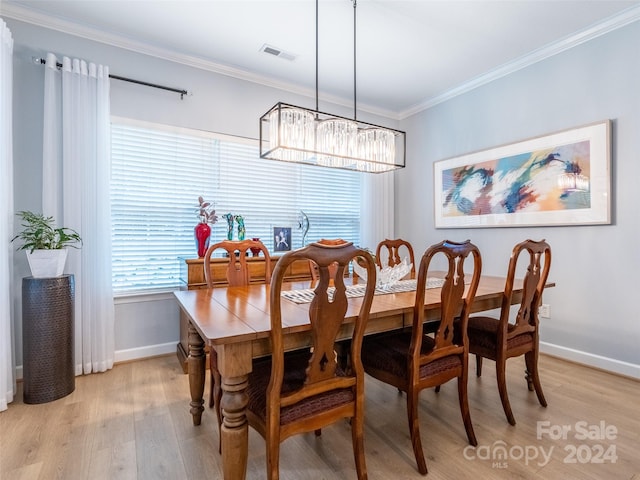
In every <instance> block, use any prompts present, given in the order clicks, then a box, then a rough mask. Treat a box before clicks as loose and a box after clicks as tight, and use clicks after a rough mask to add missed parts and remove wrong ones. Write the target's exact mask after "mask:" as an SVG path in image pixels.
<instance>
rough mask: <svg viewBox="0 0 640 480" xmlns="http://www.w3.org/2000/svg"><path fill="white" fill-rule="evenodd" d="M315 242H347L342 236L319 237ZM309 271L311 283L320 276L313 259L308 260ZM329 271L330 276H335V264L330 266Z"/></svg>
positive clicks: (332, 243)
mask: <svg viewBox="0 0 640 480" xmlns="http://www.w3.org/2000/svg"><path fill="white" fill-rule="evenodd" d="M316 243H318V244H320V245H344V244H345V243H348V242H347V241H346V240H343V239H342V238H321V239H320V240H318V241H317V242H316ZM309 271H310V272H311V281H312V284H313V283H314V282H316V281H318V278H320V277H319V275H318V266H317V265H316V264H315V263H314V262H313V260H309ZM330 273H331V278H334V277H335V276H336V267H335V266H332V267H330Z"/></svg>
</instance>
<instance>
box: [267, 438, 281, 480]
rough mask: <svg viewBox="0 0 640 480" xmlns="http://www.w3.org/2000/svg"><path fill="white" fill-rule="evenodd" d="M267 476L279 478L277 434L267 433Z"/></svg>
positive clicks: (277, 479) (274, 479) (278, 441)
mask: <svg viewBox="0 0 640 480" xmlns="http://www.w3.org/2000/svg"><path fill="white" fill-rule="evenodd" d="M267 438H268V439H269V440H266V442H267V478H268V479H269V480H279V478H280V467H279V463H280V438H279V437H278V436H277V435H267Z"/></svg>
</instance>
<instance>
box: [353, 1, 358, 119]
mask: <svg viewBox="0 0 640 480" xmlns="http://www.w3.org/2000/svg"><path fill="white" fill-rule="evenodd" d="M357 3H358V2H357V0H353V119H354V120H358V109H357V102H356V99H357V94H356V91H357V83H356V6H357Z"/></svg>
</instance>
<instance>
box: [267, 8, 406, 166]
mask: <svg viewBox="0 0 640 480" xmlns="http://www.w3.org/2000/svg"><path fill="white" fill-rule="evenodd" d="M352 1H353V80H354V81H353V83H354V86H353V110H354V113H353V119H350V118H346V117H340V116H337V115H331V114H328V113H324V112H320V111H319V110H318V0H316V108H315V110H311V109H308V108H303V107H298V106H295V105H289V104H287V103H282V102H279V103H276V104H275V105H274V106H273V107H272V108H271V109H269V111H268V112H267V113H265V114H264V115H262V117H260V157H261V158H267V159H271V160H279V161H284V162H294V163H303V164H308V165H318V166H324V167H331V168H342V169H345V170H355V171H359V172H369V173H382V172H388V171H391V170H395V169H397V168H404V166H405V155H406V147H405V137H406V134H405V132H402V131H400V130H394V129H391V128H386V127H380V126H378V125H373V124H371V123H366V122H362V121H358V120H357V109H356V98H357V96H356V6H357V5H356V0H352Z"/></svg>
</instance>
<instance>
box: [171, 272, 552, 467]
mask: <svg viewBox="0 0 640 480" xmlns="http://www.w3.org/2000/svg"><path fill="white" fill-rule="evenodd" d="M429 276H430V277H431V273H430V274H429ZM443 276H444V272H437V273H436V274H435V277H434V279H435V280H437V279H438V277H440V278H442V277H443ZM357 281H358V280H357V278H356V279H355V280H353V282H355V283H357ZM361 282H362V280H361ZM414 285H415V281H414ZM435 285H436V286H435V287H434V288H427V291H426V294H425V303H424V308H425V321H426V322H437V321H438V318H439V314H440V293H441V288H438V284H437V282H436V284H435ZM504 286H505V278H504V277H498V276H489V275H482V276H481V278H480V283H479V285H478V289H477V292H476V295H475V299H474V301H473V304H472V307H471V310H470V311H471V313H474V312H481V311H487V310H493V309H496V308H500V306H501V302H502V298H503V292H504ZM547 286H553V284H548V285H547ZM353 288H357V285H355V286H354V287H353ZM287 292H289V295H290V298H291V299H288V298H285V299H283V300H282V324H283V335H284V343H285V349H287V350H294V349H298V348H304V347H306V346H309V345H310V338H309V330H310V324H309V303H308V302H306V300H305V299H304V298H302V297H304V296H305V294H309V293H311V294H312V290H311V289H310V284H309V281H306V282H292V283H287V284H284V285H283V296H284V295H287ZM521 294H522V282H521V281H516V283H515V286H514V296H513V299H512V303H514V304H515V303H519V302H520V299H521ZM174 295H175V298H176V299H177V301H178V304H179V307H180V309H181V310H182V311H183V312H184V314H185V315H186V317H187V318H188V320H189V327H188V329H189V331H188V346H189V351H188V354H189V356H188V359H187V364H188V375H189V390H190V396H191V402H190V413H191V415H192V419H193V425H200V423H201V420H202V412H203V411H204V400H203V393H204V385H205V371H206V351H205V346H207V347H208V348H209V349H214V350H215V351H216V353H217V362H218V370H219V371H220V374H221V377H222V392H223V393H222V401H221V405H222V409H223V412H224V416H223V417H224V418H223V424H222V428H221V437H222V438H221V442H222V471H223V475H224V479H225V480H238V479H244V478H245V476H246V470H247V458H248V443H249V442H248V423H247V416H246V407H247V402H248V397H247V393H246V389H247V384H248V375H249V373H250V372H251V371H252V362H253V359H255V358H258V357H262V356H266V355H270V353H271V347H270V330H271V321H270V317H269V311H270V308H269V303H270V286H269V285H268V284H252V285H249V286H241V287H215V288H212V289H198V290H181V291H176V292H174ZM299 297H300V298H302V300H299V299H298V298H299ZM361 301H362V297H358V296H355V297H353V298H351V299H350V302H349V308H348V311H347V315H346V318H345V321H344V324H343V326H342V329H341V332H340V338H341V339H347V338H350V337H351V333H352V330H353V320H354V318H355V316H356V315H357V314H358V311H359V308H360V304H361ZM414 303H415V287H414V288H413V290H411V289H409V290H406V289H405V291H403V290H402V289H401V290H397V289H380V290H377V291H376V295H375V296H374V299H373V303H372V305H371V310H370V316H369V321H368V322H367V327H366V333H365V334H366V335H370V334H373V333H378V332H386V331H392V330H397V329H402V328H409V327H411V325H412V323H413V310H414Z"/></svg>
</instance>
